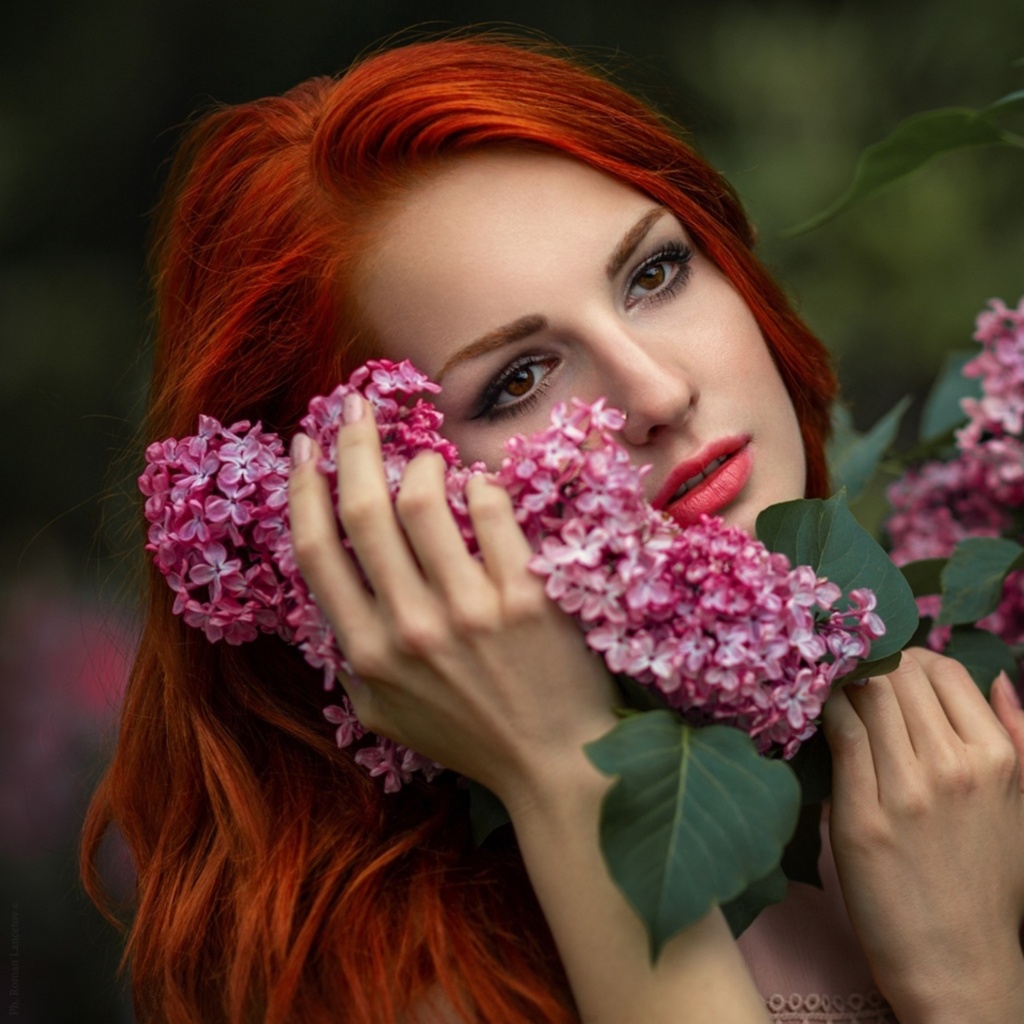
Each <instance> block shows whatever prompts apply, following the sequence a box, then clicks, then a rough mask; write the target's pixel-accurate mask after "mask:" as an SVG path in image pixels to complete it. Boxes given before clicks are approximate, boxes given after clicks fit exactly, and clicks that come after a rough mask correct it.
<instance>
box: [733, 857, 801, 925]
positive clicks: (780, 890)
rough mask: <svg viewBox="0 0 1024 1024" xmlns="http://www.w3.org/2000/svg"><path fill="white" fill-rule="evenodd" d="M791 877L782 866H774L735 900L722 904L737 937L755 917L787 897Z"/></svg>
mask: <svg viewBox="0 0 1024 1024" xmlns="http://www.w3.org/2000/svg"><path fill="white" fill-rule="evenodd" d="M788 886H789V879H788V878H786V873H785V872H784V871H783V870H782V868H780V867H775V868H772V870H771V871H769V872H768V874H767V875H765V876H764V878H759V879H758V880H757V881H756V882H751V884H750V885H748V886H747V888H746V889H744V890H743V892H741V893H740V894H739V896H737V897H736V899H734V900H729V902H728V903H726V904H724V905H723V906H722V913H723V914H725V919H726V921H727V922H728V923H729V927H730V928H731V929H732V934H733V936H734V937H735V938H739V937H740V936H741V935H742V934H743V933H744V932H745V931H746V930H747V928H749V927H750V925H752V924H753V923H754V918H756V917H757V915H758V914H760V913H761V911H762V910H764V908H765V907H770V906H771V905H772V904H773V903H781V902H782V901H783V900H784V899H785V898H786V889H787V888H788Z"/></svg>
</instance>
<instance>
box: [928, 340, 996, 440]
mask: <svg viewBox="0 0 1024 1024" xmlns="http://www.w3.org/2000/svg"><path fill="white" fill-rule="evenodd" d="M978 351H979V350H978V349H977V348H973V349H956V350H955V351H953V352H947V353H946V358H945V360H944V361H943V364H942V369H941V370H940V371H939V375H938V377H936V379H935V383H934V384H933V385H932V389H931V391H930V392H929V393H928V397H927V398H926V399H925V403H924V409H923V410H922V412H921V430H920V438H921V440H922V441H934V440H936V439H938V438H940V437H942V436H943V435H945V434H948V433H949V431H950V430H952V429H953V428H954V427H959V426H960V425H961V424H963V423H966V422H967V414H966V413H965V412H964V411H963V409H962V408H961V406H960V401H961V399H964V398H980V397H981V379H980V378H978V377H965V376H964V375H963V368H964V365H965V364H966V363H967V362H968V361H970V360H971V359H974V358H975V357H976V356H977V355H978Z"/></svg>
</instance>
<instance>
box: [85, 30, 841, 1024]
mask: <svg viewBox="0 0 1024 1024" xmlns="http://www.w3.org/2000/svg"><path fill="white" fill-rule="evenodd" d="M517 145H518V146H524V145H525V146H533V147H541V148H543V149H546V150H549V151H552V152H556V153H560V154H564V155H567V156H569V157H572V158H575V159H577V160H581V161H583V162H584V163H586V164H589V165H590V166H592V167H594V168H597V169H598V170H600V171H603V172H605V173H606V174H609V175H611V176H612V177H614V178H616V179H618V180H620V181H622V182H624V183H625V184H627V185H629V186H631V187H633V188H635V189H638V190H640V191H642V192H644V193H646V194H648V195H649V196H651V198H653V199H654V200H656V201H657V202H659V203H661V204H663V205H664V206H665V207H666V208H668V209H669V210H670V211H671V212H672V213H673V214H674V215H675V216H676V217H678V219H679V220H680V221H681V222H682V224H683V225H684V226H685V227H686V229H687V230H688V232H689V233H690V235H691V236H692V238H693V239H694V241H695V242H696V244H697V245H698V246H700V248H701V249H702V250H703V251H704V252H705V253H706V254H707V255H708V256H709V257H710V258H711V259H712V260H714V261H715V263H716V264H717V265H718V266H719V267H720V268H721V270H722V271H723V272H724V273H725V274H726V275H727V276H728V278H729V279H730V281H731V282H732V284H733V285H734V287H735V288H736V289H737V290H738V292H739V293H740V295H742V296H743V298H744V299H745V301H746V302H747V304H748V306H749V307H750V309H751V310H752V311H753V314H754V316H755V317H756V319H757V321H758V323H759V325H760V327H761V330H762V333H763V335H764V338H765V340H766V342H767V344H768V346H769V348H770V350H771V352H772V354H773V356H774V358H775V360H776V362H777V364H778V367H779V370H780V372H781V374H782V378H783V380H784V381H785V384H786V387H787V388H788V391H789V394H790V396H791V398H792V401H793V404H794V406H795V409H796V413H797V417H798V419H799V423H800V426H801V430H802V434H803V440H804V446H805V451H806V457H807V467H808V485H807V488H808V494H809V495H810V496H822V495H823V494H824V493H825V491H826V488H827V478H826V470H825V460H824V451H823V449H824V442H825V438H826V435H827V432H828V423H829V406H830V404H831V402H832V399H833V397H834V393H835V382H834V377H833V374H832V371H831V368H830V364H829V360H828V357H827V355H826V353H825V351H824V349H823V348H822V346H821V344H820V343H819V342H818V341H817V339H816V338H815V337H814V336H813V335H812V334H811V333H810V332H809V330H808V329H807V328H806V326H805V325H804V324H803V323H802V322H801V321H800V319H799V318H798V317H797V316H796V314H795V313H794V311H793V310H792V308H791V306H790V304H789V302H788V301H787V299H786V297H785V296H784V294H783V293H782V291H781V290H780V289H779V287H778V286H777V285H776V283H775V282H774V281H773V279H772V278H771V277H770V276H769V275H768V273H767V272H766V271H765V269H764V268H763V267H762V266H761V264H760V262H759V261H758V259H757V258H756V256H755V255H754V253H753V233H752V230H751V227H750V224H749V222H748V220H747V218H746V215H745V213H744V211H743V209H742V207H741V204H740V202H739V201H738V199H737V197H736V195H735V193H734V192H733V190H732V189H731V188H730V187H729V185H728V184H727V183H726V182H725V181H724V180H723V178H722V177H721V176H720V175H719V174H718V173H717V172H716V171H715V170H713V169H712V168H711V167H710V166H709V165H708V164H707V163H706V162H705V161H704V160H703V159H702V158H701V157H699V156H698V155H697V154H696V153H695V152H694V151H693V149H692V148H691V147H690V146H689V145H688V144H687V142H686V141H685V139H684V137H683V135H682V133H681V131H679V130H678V129H677V128H676V127H674V126H673V125H671V124H670V123H668V122H667V121H666V120H664V119H663V118H661V117H660V116H658V115H657V114H656V113H654V112H653V111H652V110H651V109H650V108H649V107H647V106H646V105H645V104H643V103H641V102H640V101H638V100H636V99H634V98H633V97H632V96H630V95H629V94H628V93H626V92H624V91H622V90H621V89H620V88H619V87H618V86H616V85H614V84H612V83H611V82H610V81H608V80H606V79H605V78H604V77H602V76H601V75H600V74H598V73H595V72H594V71H593V70H592V69H590V68H589V67H584V66H583V65H582V64H580V63H579V62H577V61H576V60H575V59H573V58H571V57H567V56H566V55H564V54H562V53H561V52H558V51H555V50H554V48H552V47H550V46H547V45H540V44H537V43H535V42H532V41H530V42H525V41H519V40H514V39H507V38H498V37H494V36H490V35H472V36H464V37H461V38H448V39H443V40H435V41H425V42H418V43H413V44H411V45H407V46H403V47H400V48H396V49H389V50H384V51H381V52H378V53H375V54H373V55H370V56H368V57H365V58H363V59H361V60H360V61H358V62H357V63H356V64H355V65H354V66H353V67H352V68H350V69H349V70H348V71H347V72H346V73H344V74H343V75H340V76H338V77H321V78H314V79H312V80H310V81H307V82H305V83H303V84H301V85H299V86H297V87H296V88H294V89H292V90H291V91H289V92H288V93H286V94H285V95H283V96H278V97H272V98H267V99H261V100H257V101H254V102H250V103H244V104H241V105H237V106H229V107H220V108H217V109H214V110H213V111H211V112H208V113H206V114H204V115H202V116H201V117H200V118H199V119H197V120H196V121H195V122H194V123H193V124H192V126H191V127H190V129H189V130H188V132H187V134H186V135H185V137H184V139H183V141H182V143H181V145H180V147H179V150H178V153H177V156H176V158H175V160H174V162H173V164H172V167H171V170H170V173H169V180H168V182H167V186H166V189H165V194H164V198H163V201H162V205H161V207H160V209H159V211H158V215H157V218H156V221H155V229H154V239H153V244H152V253H151V259H152V273H153V280H154V295H155V300H154V302H155V313H154V317H155V365H154V372H153V383H152V391H151V399H150V410H149V417H148V420H147V424H146V432H147V435H148V437H149V438H151V439H154V438H164V437H169V436H178V437H180V436H183V435H187V434H192V433H195V431H196V426H197V420H198V417H199V415H200V413H205V414H207V415H210V416H214V417H217V418H218V419H220V420H221V421H222V422H224V423H230V422H233V421H235V420H238V419H242V418H248V419H252V420H260V421H262V423H263V424H264V426H265V427H266V428H267V429H270V430H276V431H278V432H280V433H281V434H282V435H283V436H284V437H286V438H288V437H290V436H291V434H292V433H294V432H295V430H296V429H297V425H298V421H299V419H300V418H301V416H302V415H303V414H304V412H305V408H306V404H307V402H308V400H309V399H310V398H311V397H312V396H313V395H317V394H323V393H326V392H327V391H329V390H330V389H331V388H332V387H333V386H334V385H335V384H336V383H338V382H339V381H340V380H342V379H343V378H344V377H345V376H346V375H347V374H348V373H349V372H350V371H351V370H352V369H354V367H355V366H356V365H358V364H359V363H361V362H362V361H364V360H365V359H366V358H367V357H369V356H371V355H373V339H372V337H371V336H369V335H368V334H367V333H366V332H365V331H364V330H363V329H362V327H361V325H360V323H359V316H358V312H357V310H356V307H355V303H354V301H353V298H352V296H351V295H350V294H349V290H348V288H347V285H348V282H350V281H351V280H352V278H353V274H354V272H355V271H356V270H357V269H358V260H359V256H360V253H361V252H363V251H365V248H366V246H367V244H368V243H369V242H370V241H371V240H372V239H373V238H374V232H375V231H379V230H381V225H386V211H387V207H388V204H389V203H391V202H394V201H396V200H400V199H401V196H402V194H403V192H404V191H405V190H406V189H408V188H409V187H410V185H411V184H413V183H414V182H415V181H416V180H417V179H419V178H421V177H422V176H424V175H429V174H430V173H431V170H432V169H434V168H436V167H437V166H438V165H440V164H441V163H444V162H449V161H452V160H457V159H458V157H459V155H460V154H462V153H467V152H470V151H472V150H476V149H479V148H481V147H494V146H517ZM172 602H173V595H172V593H171V591H170V589H169V588H168V586H167V585H166V583H165V581H164V580H163V578H162V577H160V576H159V574H158V573H157V572H156V570H155V569H153V568H151V569H150V571H149V575H148V596H147V599H146V609H145V612H146V614H145V623H144V628H143V633H142V637H141V642H140V645H139V649H138V654H137V657H136V660H135V664H134V668H133V670H132V673H131V678H130V680H129V684H128V688H127V691H126V695H125V699H124V705H123V710H122V717H121V726H120V732H119V738H118V743H117V748H116V751H115V754H114V757H113V761H112V763H111V765H110V767H109V769H108V771H107V772H106V774H105V776H104V778H103V780H102V782H101V784H100V786H99V788H98V790H97V792H96V794H95V797H94V799H93V802H92V805H91V807H90V810H89V813H88V817H87V820H86V825H85V831H84V840H83V850H82V863H83V874H84V878H85V883H86V886H87V888H88V890H89V891H90V893H91V894H92V895H93V897H94V899H96V900H97V901H98V902H100V903H101V905H104V906H106V905H107V902H106V898H105V896H104V892H103V886H102V881H101V878H100V876H99V871H98V868H97V867H96V862H97V855H98V852H99V847H100V844H101V842H102V840H103V837H104V835H105V833H106V832H107V830H108V829H109V828H110V827H111V826H114V827H116V829H118V830H119V831H120V833H121V834H122V835H123V837H124V839H125V841H126V842H127V845H128V848H129V850H130V852H131V855H132V858H133V861H134V864H135V868H136V872H137V881H136V887H135V894H134V900H133V906H132V910H131V923H130V928H129V932H128V941H127V947H126V954H125V955H126V962H127V963H128V964H129V965H130V969H131V973H132V982H133V991H134V997H135V1003H136V1010H137V1013H138V1015H139V1019H140V1020H143V1021H146V1022H161V1024H162V1022H168V1024H196V1022H199V1021H201V1022H203V1024H220V1022H224V1024H243V1022H244V1024H250V1022H256V1021H260V1022H267V1024H283V1022H302V1024H320V1022H323V1024H327V1022H331V1024H341V1022H346V1024H348V1022H352V1024H397V1022H409V1024H413V1022H415V1021H416V1019H417V1016H418V1015H422V1014H423V1012H424V1008H426V1007H428V1006H430V1005H432V1001H433V1000H441V1001H447V1002H448V1003H449V1004H451V1006H452V1007H454V1008H455V1010H456V1012H458V1013H461V1014H462V1015H463V1016H464V1017H465V1018H466V1020H467V1021H473V1022H490V1024H517V1022H520V1024H537V1022H541V1021H543V1022H548V1024H555V1022H569V1021H572V1020H575V1019H576V1018H575V1013H574V1009H573V1004H572V998H571V995H570V993H569V990H568V986H567V984H566V981H565V978H564V975H563V972H562V969H561V967H560V965H559V961H558V957H557V954H556V952H555V949H554V945H553V942H552V940H551V937H550V934H549V933H548V930H547V927H546V925H545V923H544V920H543V916H542V915H541V913H540V910H539V908H538V906H537V903H536V900H535V898H534V896H533V893H532V890H531V889H530V886H529V882H528V880H527V878H526V874H525V870H524V868H523V865H522V863H521V859H520V858H519V855H518V852H517V850H516V849H515V845H514V841H512V840H511V839H509V838H508V837H504V838H503V837H499V838H498V839H497V840H496V841H493V842H491V843H489V844H485V845H484V846H483V847H480V848H477V847H476V845H475V844H474V842H473V839H472V837H471V835H470V831H469V826H468V815H467V811H466V801H467V797H466V793H465V790H464V789H462V788H460V786H458V785H457V784H456V782H455V781H454V780H452V779H448V780H446V781H441V780H439V781H436V782H434V783H430V784H424V783H414V784H412V785H409V786H406V787H405V788H404V789H403V790H402V791H401V792H400V793H398V794H394V795H386V794H384V793H383V792H382V790H381V788H380V786H379V785H378V782H377V780H376V779H371V778H369V777H368V776H367V774H366V772H365V770H364V769H363V768H361V767H359V766H358V765H356V764H355V763H354V762H353V760H352V758H351V756H350V755H349V754H348V753H347V752H346V751H340V750H338V749H337V748H336V747H335V745H334V742H333V737H332V732H331V727H330V726H329V725H328V724H327V723H326V722H325V721H324V719H323V717H322V714H321V708H322V705H323V704H324V703H325V702H326V701H325V700H324V694H323V692H322V689H321V686H320V682H319V678H320V677H319V673H317V672H315V671H314V670H312V669H310V668H309V667H308V666H307V665H306V664H305V663H304V662H303V661H302V659H301V657H299V656H298V654H297V653H296V652H295V651H294V650H293V649H291V648H288V647H287V646H286V645H284V644H283V643H282V642H281V641H279V640H278V639H277V638H275V637H263V638H261V639H260V640H259V641H257V642H254V643H251V644H246V645H243V646H238V647H232V646H228V645H226V644H223V643H220V644H211V643H209V642H208V641H207V640H206V639H205V638H204V637H203V636H202V635H201V634H200V633H199V632H198V631H196V630H194V629H190V628H189V627H187V626H185V625H184V624H183V622H182V621H181V619H180V618H178V617H177V616H175V615H174V614H172Z"/></svg>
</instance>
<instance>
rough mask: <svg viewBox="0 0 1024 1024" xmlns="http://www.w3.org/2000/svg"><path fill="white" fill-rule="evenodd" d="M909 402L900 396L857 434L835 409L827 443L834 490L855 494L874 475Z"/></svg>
mask: <svg viewBox="0 0 1024 1024" xmlns="http://www.w3.org/2000/svg"><path fill="white" fill-rule="evenodd" d="M909 406H910V399H909V398H901V399H900V401H899V402H897V403H896V405H894V406H893V407H892V408H891V409H890V410H889V411H888V412H887V413H886V414H885V415H884V416H883V417H882V418H881V419H880V420H879V421H878V422H877V423H876V424H875V425H874V426H873V427H872V428H871V429H870V430H869V431H868V432H867V433H866V434H858V433H857V432H856V431H854V430H853V428H852V425H851V424H850V423H849V415H848V414H846V415H843V413H845V410H843V412H842V413H839V414H838V415H837V417H836V419H835V421H834V426H835V429H834V431H833V435H832V441H831V443H830V444H829V447H828V462H829V472H830V474H831V476H832V486H833V487H834V488H835V490H839V489H840V488H842V487H845V488H846V496H847V498H848V499H853V498H855V497H857V495H858V494H860V492H861V491H862V490H864V488H865V487H866V486H867V484H868V481H869V480H870V479H871V478H872V477H873V476H874V475H875V470H876V469H877V468H878V463H879V461H880V460H881V458H882V456H883V455H885V453H886V452H887V451H888V450H889V448H891V447H892V443H893V441H895V440H896V431H897V430H899V426H900V420H902V419H903V414H904V413H905V412H906V411H907V409H908V408H909Z"/></svg>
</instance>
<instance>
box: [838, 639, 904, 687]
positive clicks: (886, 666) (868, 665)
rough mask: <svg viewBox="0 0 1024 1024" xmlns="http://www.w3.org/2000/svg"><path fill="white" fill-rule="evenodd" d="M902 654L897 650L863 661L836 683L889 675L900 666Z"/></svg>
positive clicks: (843, 684)
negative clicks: (882, 656)
mask: <svg viewBox="0 0 1024 1024" xmlns="http://www.w3.org/2000/svg"><path fill="white" fill-rule="evenodd" d="M915 632H916V631H915ZM912 635H913V634H912ZM904 646H906V645H904ZM901 655H902V652H901V651H896V652H895V653H894V654H887V655H886V656H885V657H884V658H875V659H873V660H871V661H862V662H861V663H860V664H859V665H858V666H857V667H856V668H855V669H854V670H853V671H852V672H847V673H846V675H845V676H843V678H842V679H840V680H838V682H837V683H836V685H837V686H845V685H846V683H852V682H853V681H854V680H855V679H868V678H869V677H871V676H884V675H887V674H888V673H889V672H892V671H894V670H895V669H897V668H899V666H900V657H901Z"/></svg>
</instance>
